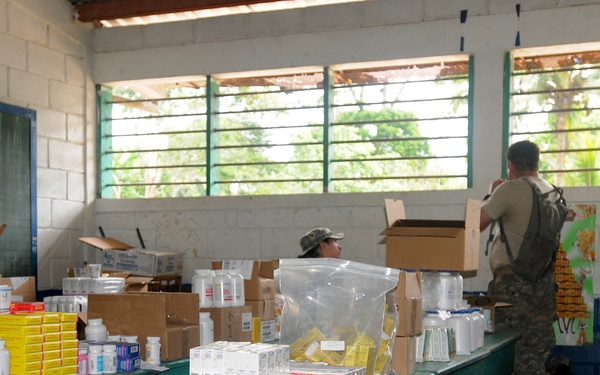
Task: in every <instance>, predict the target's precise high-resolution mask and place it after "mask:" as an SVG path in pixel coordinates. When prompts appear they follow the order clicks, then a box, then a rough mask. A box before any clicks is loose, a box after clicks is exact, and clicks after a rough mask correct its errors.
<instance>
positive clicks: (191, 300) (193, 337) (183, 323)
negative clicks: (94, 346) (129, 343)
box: [87, 292, 200, 361]
mask: <svg viewBox="0 0 600 375" xmlns="http://www.w3.org/2000/svg"><path fill="white" fill-rule="evenodd" d="M199 305H200V300H199V298H198V294H196V293H152V292H149V293H126V294H90V295H89V296H88V313H87V318H88V319H89V318H102V321H103V323H104V325H106V328H107V329H108V331H109V332H111V333H114V334H135V335H137V336H138V340H139V342H140V344H141V345H142V346H144V345H145V344H146V337H148V336H158V337H160V344H161V356H160V358H161V360H162V361H173V360H176V359H180V358H185V357H188V356H189V351H190V348H193V347H195V346H198V345H200V326H199V314H198V312H199V309H198V306H199Z"/></svg>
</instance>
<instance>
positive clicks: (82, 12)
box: [75, 0, 281, 22]
mask: <svg viewBox="0 0 600 375" xmlns="http://www.w3.org/2000/svg"><path fill="white" fill-rule="evenodd" d="M277 1H281V0H105V1H94V2H88V3H79V4H77V5H75V11H76V14H77V19H78V20H79V21H81V22H97V21H102V20H114V19H119V18H132V17H144V16H150V15H154V14H167V13H179V12H188V11H195V10H203V9H215V8H223V7H235V6H240V5H251V4H260V3H272V2H277Z"/></svg>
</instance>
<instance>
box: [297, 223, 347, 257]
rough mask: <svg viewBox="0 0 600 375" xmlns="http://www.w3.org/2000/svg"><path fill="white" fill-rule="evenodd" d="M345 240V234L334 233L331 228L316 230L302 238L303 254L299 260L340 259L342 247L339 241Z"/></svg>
mask: <svg viewBox="0 0 600 375" xmlns="http://www.w3.org/2000/svg"><path fill="white" fill-rule="evenodd" d="M342 238H344V233H335V234H334V233H333V232H332V231H331V230H330V229H329V228H325V227H322V228H315V229H312V230H310V231H308V232H307V233H306V234H305V235H304V236H302V238H300V246H301V247H302V254H300V255H298V258H339V257H340V253H341V251H342V246H341V245H340V244H339V243H337V240H341V239H342Z"/></svg>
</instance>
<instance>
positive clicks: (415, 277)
mask: <svg viewBox="0 0 600 375" xmlns="http://www.w3.org/2000/svg"><path fill="white" fill-rule="evenodd" d="M421 277H422V275H421V272H410V273H409V272H406V271H401V272H400V279H399V281H398V290H397V291H396V296H398V297H399V298H407V299H409V298H421V297H422V293H421Z"/></svg>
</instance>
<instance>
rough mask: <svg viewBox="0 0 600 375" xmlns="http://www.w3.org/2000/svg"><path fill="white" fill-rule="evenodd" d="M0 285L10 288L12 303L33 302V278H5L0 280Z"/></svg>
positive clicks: (34, 293)
mask: <svg viewBox="0 0 600 375" xmlns="http://www.w3.org/2000/svg"><path fill="white" fill-rule="evenodd" d="M0 285H8V286H10V287H11V289H12V291H11V297H10V300H11V301H12V302H35V301H36V290H35V276H22V277H7V278H1V279H0Z"/></svg>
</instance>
